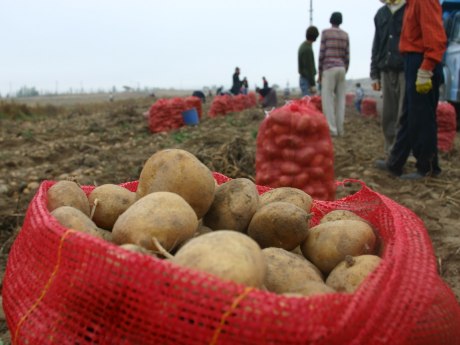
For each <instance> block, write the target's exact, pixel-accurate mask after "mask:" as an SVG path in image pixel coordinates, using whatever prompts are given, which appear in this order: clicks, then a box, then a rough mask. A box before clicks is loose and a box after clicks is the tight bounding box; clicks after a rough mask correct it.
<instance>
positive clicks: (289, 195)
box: [259, 187, 313, 213]
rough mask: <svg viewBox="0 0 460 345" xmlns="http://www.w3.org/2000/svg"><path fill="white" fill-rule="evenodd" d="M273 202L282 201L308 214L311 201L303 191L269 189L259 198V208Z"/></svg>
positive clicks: (288, 188) (279, 188) (296, 189)
mask: <svg viewBox="0 0 460 345" xmlns="http://www.w3.org/2000/svg"><path fill="white" fill-rule="evenodd" d="M274 201H284V202H289V203H291V204H294V205H296V206H297V207H300V208H301V209H302V210H304V211H306V212H307V213H309V212H310V210H311V206H312V204H313V199H312V197H311V196H310V195H308V194H307V193H305V192H304V191H303V190H301V189H298V188H292V187H278V188H274V189H271V190H269V191H267V192H265V193H264V194H262V195H261V196H260V204H259V205H260V207H262V206H264V205H266V204H268V203H270V202H274Z"/></svg>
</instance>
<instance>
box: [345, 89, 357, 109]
mask: <svg viewBox="0 0 460 345" xmlns="http://www.w3.org/2000/svg"><path fill="white" fill-rule="evenodd" d="M354 103H355V94H354V93H352V92H349V93H347V94H346V95H345V104H346V105H347V106H352V105H353V104H354Z"/></svg>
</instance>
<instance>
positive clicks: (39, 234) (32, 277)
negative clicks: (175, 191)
mask: <svg viewBox="0 0 460 345" xmlns="http://www.w3.org/2000/svg"><path fill="white" fill-rule="evenodd" d="M215 178H216V180H217V182H218V183H219V184H220V183H222V182H225V181H227V180H228V178H227V177H225V176H223V175H220V174H215ZM54 183H55V182H53V181H45V182H43V183H42V184H41V186H40V188H39V190H38V192H37V194H36V195H35V196H34V198H33V200H32V201H31V203H30V205H29V208H28V210H27V214H26V217H25V221H24V224H23V227H22V230H21V231H20V233H19V235H18V237H17V239H16V241H15V242H14V244H13V247H12V249H11V252H10V255H9V258H8V264H7V268H6V273H5V277H4V281H3V290H2V296H3V307H4V310H5V313H6V318H7V322H8V327H9V329H10V331H11V336H12V342H13V344H18V345H19V344H29V345H43V344H50V343H53V344H60V345H61V344H72V345H74V344H104V345H105V344H107V345H108V344H111V345H112V344H162V345H176V344H197V345H198V344H200V345H201V344H225V345H235V344H241V345H258V344H270V345H275V344H279V345H287V344H290V345H296V344H299V345H300V344H312V345H320V344H321V345H346V344H356V345H359V344H398V345H434V344H436V345H455V344H459V343H460V327H458V326H459V325H460V307H459V305H458V302H457V301H456V300H455V296H454V295H453V293H452V291H451V290H450V289H449V288H448V287H447V285H446V284H445V283H444V282H443V281H442V280H441V279H440V277H439V276H438V274H437V271H436V260H435V256H434V253H433V249H432V245H431V242H430V239H429V237H428V233H427V231H426V229H425V228H424V226H423V223H422V221H421V220H420V219H419V218H418V217H417V216H416V215H415V214H414V213H413V212H411V211H410V210H408V209H406V208H404V207H402V206H400V205H399V204H397V203H395V202H394V201H392V200H390V199H389V198H387V197H385V196H383V195H380V194H378V193H376V192H374V191H372V190H370V189H369V188H367V187H366V186H365V185H363V187H362V188H361V190H360V191H359V192H357V193H356V194H354V195H351V196H349V197H346V198H344V199H341V200H337V201H331V202H326V201H317V200H315V201H314V204H313V209H312V212H313V214H314V216H313V218H312V225H315V224H317V223H318V221H319V218H320V217H322V216H323V215H324V214H326V213H327V212H329V211H331V210H334V209H348V210H351V211H354V212H356V213H357V214H359V215H360V216H361V217H364V218H365V219H367V220H368V221H370V222H371V223H372V224H373V225H374V226H375V227H376V229H377V231H378V233H379V235H380V237H381V239H382V241H383V243H384V251H383V254H382V259H383V260H382V263H381V264H380V266H379V267H378V268H377V269H376V271H375V272H373V274H372V275H371V276H370V277H369V278H368V279H367V280H366V281H365V282H364V283H363V284H362V285H361V287H360V288H359V289H358V290H357V291H356V292H355V293H354V294H345V293H334V294H328V295H321V296H316V297H309V298H289V297H285V296H280V295H276V294H273V293H269V292H265V291H261V290H258V289H254V288H247V287H245V286H242V285H238V284H236V283H231V282H224V281H221V280H220V279H218V278H215V277H213V276H210V275H207V274H205V273H198V272H193V271H190V270H187V269H184V268H181V267H178V266H176V265H174V264H172V263H170V262H168V261H164V260H160V259H156V258H153V257H150V256H145V255H142V254H139V253H134V252H128V251H126V250H124V249H121V248H119V247H118V246H116V245H113V244H110V243H108V242H105V241H103V240H101V239H98V238H93V237H91V236H90V235H87V234H83V233H79V232H75V231H73V230H71V229H66V228H63V227H62V226H61V225H60V224H59V223H58V222H57V221H56V220H55V219H54V218H53V217H52V216H51V215H50V213H49V212H48V211H47V209H46V203H47V197H46V193H47V191H48V189H49V188H50V187H51V186H52V185H53V184H54ZM123 186H125V187H126V188H128V189H130V190H132V191H134V190H136V188H137V182H130V183H126V184H124V185H123ZM93 188H94V187H92V186H86V187H83V189H84V190H85V192H86V193H89V192H90V191H91V190H92V189H93ZM258 189H259V192H260V193H263V192H265V191H267V190H268V189H269V188H267V187H260V186H259V187H258Z"/></svg>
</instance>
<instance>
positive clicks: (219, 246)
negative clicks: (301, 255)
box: [171, 230, 267, 288]
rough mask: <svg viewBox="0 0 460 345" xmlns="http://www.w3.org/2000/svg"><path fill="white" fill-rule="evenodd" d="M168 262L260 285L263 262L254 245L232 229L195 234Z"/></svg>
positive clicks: (258, 249)
mask: <svg viewBox="0 0 460 345" xmlns="http://www.w3.org/2000/svg"><path fill="white" fill-rule="evenodd" d="M171 261H172V262H174V263H176V264H178V265H181V266H185V267H189V268H192V269H194V270H198V271H202V272H207V273H210V274H212V275H215V276H217V277H220V278H222V279H224V280H231V281H234V282H237V283H240V284H244V285H247V286H253V287H259V288H260V287H262V285H263V282H264V278H265V274H266V271H267V264H266V262H265V256H264V254H263V253H262V250H261V249H260V247H259V246H258V244H257V243H256V242H255V241H254V240H252V239H251V238H250V237H248V236H247V235H245V234H242V233H239V232H237V231H233V230H219V231H213V232H211V233H207V234H204V235H201V236H199V237H195V238H193V239H192V240H190V241H189V242H188V243H186V244H185V245H184V246H183V247H182V248H180V249H179V250H178V251H177V253H176V255H175V256H174V258H172V259H171Z"/></svg>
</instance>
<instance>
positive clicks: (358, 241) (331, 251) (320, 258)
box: [300, 220, 376, 275]
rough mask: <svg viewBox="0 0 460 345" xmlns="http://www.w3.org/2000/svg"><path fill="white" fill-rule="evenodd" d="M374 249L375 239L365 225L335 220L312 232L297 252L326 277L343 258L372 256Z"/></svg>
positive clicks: (314, 228)
mask: <svg viewBox="0 0 460 345" xmlns="http://www.w3.org/2000/svg"><path fill="white" fill-rule="evenodd" d="M375 245H376V236H375V234H374V231H373V229H372V227H371V226H370V225H369V224H368V223H367V222H363V221H360V220H336V221H331V222H325V223H322V224H318V225H316V226H314V227H313V228H311V229H310V230H309V231H308V235H307V238H306V240H305V241H304V242H303V243H302V244H301V246H300V249H301V251H302V253H303V255H304V256H305V257H306V258H307V259H308V260H310V261H311V262H312V263H313V264H314V265H315V266H316V267H318V268H319V269H320V271H321V272H323V274H325V275H327V274H329V272H330V271H332V269H333V268H334V267H335V266H337V265H338V264H339V263H340V262H341V261H343V260H344V259H345V256H347V255H351V256H358V255H363V254H373V253H374V249H375Z"/></svg>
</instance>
